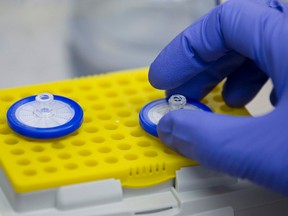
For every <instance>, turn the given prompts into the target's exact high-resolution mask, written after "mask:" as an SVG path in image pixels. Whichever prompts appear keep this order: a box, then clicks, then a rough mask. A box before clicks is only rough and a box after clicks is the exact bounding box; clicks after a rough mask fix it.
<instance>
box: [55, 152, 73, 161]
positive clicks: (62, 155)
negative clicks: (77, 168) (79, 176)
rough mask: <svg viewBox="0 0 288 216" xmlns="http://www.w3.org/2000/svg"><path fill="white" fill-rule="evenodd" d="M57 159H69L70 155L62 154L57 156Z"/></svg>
mask: <svg viewBox="0 0 288 216" xmlns="http://www.w3.org/2000/svg"><path fill="white" fill-rule="evenodd" d="M58 157H59V158H60V159H64V160H66V159H69V158H71V155H70V154H67V153H62V154H59V155H58Z"/></svg>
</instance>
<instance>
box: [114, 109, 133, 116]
mask: <svg viewBox="0 0 288 216" xmlns="http://www.w3.org/2000/svg"><path fill="white" fill-rule="evenodd" d="M117 115H118V116H120V117H128V116H130V115H131V112H129V111H127V110H122V111H119V112H117Z"/></svg>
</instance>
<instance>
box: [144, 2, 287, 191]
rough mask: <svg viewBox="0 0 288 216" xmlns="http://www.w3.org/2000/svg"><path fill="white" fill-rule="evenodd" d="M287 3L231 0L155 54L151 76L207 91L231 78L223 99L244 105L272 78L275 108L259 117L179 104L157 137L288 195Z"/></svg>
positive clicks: (195, 93)
mask: <svg viewBox="0 0 288 216" xmlns="http://www.w3.org/2000/svg"><path fill="white" fill-rule="evenodd" d="M287 59H288V7H287V5H286V4H285V3H282V2H280V1H277V0H229V1H228V2H227V3H225V4H222V5H220V6H218V7H216V8H214V9H213V10H212V11H210V12H209V13H208V14H207V15H206V16H204V17H202V18H201V19H199V20H198V21H197V22H196V23H194V24H192V25H191V26H189V27H188V28H187V29H186V30H184V31H183V32H182V33H181V34H179V35H178V36H177V37H176V38H175V39H174V40H173V41H172V42H171V43H170V44H169V45H168V46H167V47H166V48H165V49H164V50H163V51H162V52H161V53H160V54H159V56H158V57H157V58H156V60H155V61H154V62H153V63H152V65H151V67H150V71H149V80H150V82H151V84H152V85H153V86H154V87H156V88H158V89H165V90H167V94H168V95H170V94H174V93H180V94H183V95H185V96H187V97H190V98H196V99H201V98H202V97H203V96H205V95H206V94H207V93H208V92H209V91H210V90H211V89H212V88H213V87H214V86H215V85H216V84H217V83H219V82H220V81H221V80H223V79H224V78H227V81H226V84H225V86H224V89H223V92H222V94H223V97H224V100H225V102H226V103H227V104H228V105H230V106H243V105H245V104H246V103H247V102H249V101H250V100H251V99H252V98H253V97H254V96H255V95H256V93H257V92H258V91H259V89H260V88H261V87H262V85H263V84H264V83H265V82H266V80H267V78H268V77H270V78H271V79H272V82H273V85H274V90H273V93H272V97H271V98H272V99H273V100H272V101H273V103H274V104H275V109H274V110H273V111H272V112H270V113H269V114H266V115H263V116H260V117H235V116H229V115H220V114H213V113H207V112H197V111H191V110H177V111H172V112H170V113H168V114H167V115H165V116H164V117H163V118H162V119H161V120H160V122H159V125H158V127H157V132H158V135H159V138H160V139H161V140H162V141H163V142H164V143H165V144H166V145H167V146H169V147H171V148H173V149H174V150H176V151H178V152H179V153H181V154H183V155H184V156H186V157H189V158H192V159H195V160H197V161H198V162H199V163H200V164H202V165H204V166H208V167H210V168H213V169H215V170H218V171H221V172H226V173H228V174H230V175H232V176H236V177H240V178H244V179H249V180H251V181H253V182H255V183H258V184H260V185H263V186H266V187H269V188H271V189H274V190H277V191H280V192H282V193H284V194H286V195H288V60H287Z"/></svg>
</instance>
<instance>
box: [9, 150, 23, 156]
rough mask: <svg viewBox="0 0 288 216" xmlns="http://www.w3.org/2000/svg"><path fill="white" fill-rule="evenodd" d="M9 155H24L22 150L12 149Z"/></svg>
mask: <svg viewBox="0 0 288 216" xmlns="http://www.w3.org/2000/svg"><path fill="white" fill-rule="evenodd" d="M11 153H12V154H14V155H22V154H24V151H23V150H22V149H13V150H12V151H11Z"/></svg>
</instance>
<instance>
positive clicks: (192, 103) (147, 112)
mask: <svg viewBox="0 0 288 216" xmlns="http://www.w3.org/2000/svg"><path fill="white" fill-rule="evenodd" d="M178 109H187V110H199V111H206V112H212V110H211V109H210V108H209V107H208V106H206V105H205V104H203V103H200V102H199V101H197V100H193V99H189V98H185V97H184V96H183V95H172V96H171V97H170V98H169V99H159V100H155V101H152V102H150V103H148V104H146V105H145V106H144V107H143V108H142V109H141V111H140V113H139V123H140V126H141V127H142V128H143V129H144V130H145V131H146V132H148V133H149V134H151V135H153V136H156V137H158V134H157V124H158V122H159V121H160V119H161V118H162V117H163V116H164V115H165V114H167V113H168V112H170V111H173V110H178Z"/></svg>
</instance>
